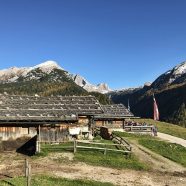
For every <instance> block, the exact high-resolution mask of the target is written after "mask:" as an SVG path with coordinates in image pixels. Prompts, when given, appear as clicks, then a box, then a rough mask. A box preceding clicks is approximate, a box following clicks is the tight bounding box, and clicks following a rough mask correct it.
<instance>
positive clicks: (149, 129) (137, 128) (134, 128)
mask: <svg viewBox="0 0 186 186" xmlns="http://www.w3.org/2000/svg"><path fill="white" fill-rule="evenodd" d="M153 128H154V126H152V125H151V126H132V125H131V126H125V127H124V129H125V130H126V131H128V132H152V131H153Z"/></svg>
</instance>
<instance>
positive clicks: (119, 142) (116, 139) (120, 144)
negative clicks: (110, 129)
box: [110, 133, 132, 152]
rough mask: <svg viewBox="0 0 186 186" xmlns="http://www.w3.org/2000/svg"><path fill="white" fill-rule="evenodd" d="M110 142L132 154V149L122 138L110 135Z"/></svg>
mask: <svg viewBox="0 0 186 186" xmlns="http://www.w3.org/2000/svg"><path fill="white" fill-rule="evenodd" d="M110 137H111V140H112V141H113V142H114V143H116V144H115V145H116V146H117V147H118V148H119V147H123V146H124V147H125V148H126V149H127V150H128V151H129V152H132V147H131V146H130V144H129V142H128V141H127V140H125V139H124V138H122V137H120V136H117V135H116V134H113V133H112V134H111V135H110Z"/></svg>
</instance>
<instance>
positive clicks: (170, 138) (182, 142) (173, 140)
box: [158, 132, 186, 147]
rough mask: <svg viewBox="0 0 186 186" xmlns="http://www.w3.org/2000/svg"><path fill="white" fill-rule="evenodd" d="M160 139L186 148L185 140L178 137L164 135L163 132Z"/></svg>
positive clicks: (159, 134) (159, 133)
mask: <svg viewBox="0 0 186 186" xmlns="http://www.w3.org/2000/svg"><path fill="white" fill-rule="evenodd" d="M158 137H159V138H160V139H163V140H166V141H169V142H171V143H177V144H180V145H182V146H184V147H186V140H184V139H182V138H178V137H175V136H171V135H169V134H164V133H161V132H158Z"/></svg>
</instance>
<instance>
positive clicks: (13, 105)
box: [0, 94, 103, 121]
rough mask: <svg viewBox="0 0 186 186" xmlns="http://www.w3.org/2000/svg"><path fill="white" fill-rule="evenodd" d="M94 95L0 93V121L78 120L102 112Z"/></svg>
mask: <svg viewBox="0 0 186 186" xmlns="http://www.w3.org/2000/svg"><path fill="white" fill-rule="evenodd" d="M102 113H103V110H102V108H101V106H100V104H99V102H98V100H97V99H96V98H95V97H94V96H55V97H39V96H16V95H13V96H10V95H4V94H1V95H0V121H2V120H3V121H4V120H9V121H10V120H32V121H34V120H44V121H52V120H60V121H64V120H77V116H80V115H85V116H87V115H95V114H102Z"/></svg>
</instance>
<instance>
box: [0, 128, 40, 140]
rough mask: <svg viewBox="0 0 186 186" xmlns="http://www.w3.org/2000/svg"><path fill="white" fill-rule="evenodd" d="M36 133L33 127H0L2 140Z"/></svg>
mask: <svg viewBox="0 0 186 186" xmlns="http://www.w3.org/2000/svg"><path fill="white" fill-rule="evenodd" d="M36 134H37V130H36V129H35V128H34V127H30V128H22V127H0V138H1V140H2V141H7V140H15V139H17V138H21V137H24V136H27V137H33V136H35V135H36Z"/></svg>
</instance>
